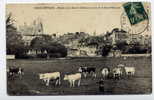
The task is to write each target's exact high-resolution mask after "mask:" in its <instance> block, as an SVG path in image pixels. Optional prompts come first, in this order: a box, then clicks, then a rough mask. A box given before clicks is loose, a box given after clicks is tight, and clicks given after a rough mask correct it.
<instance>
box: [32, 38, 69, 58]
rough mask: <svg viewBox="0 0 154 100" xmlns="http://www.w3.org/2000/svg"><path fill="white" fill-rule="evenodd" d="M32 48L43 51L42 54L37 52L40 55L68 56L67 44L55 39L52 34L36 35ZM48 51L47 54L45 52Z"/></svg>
mask: <svg viewBox="0 0 154 100" xmlns="http://www.w3.org/2000/svg"><path fill="white" fill-rule="evenodd" d="M31 48H32V49H34V50H36V53H37V51H41V54H37V55H38V57H43V58H45V57H46V56H50V57H66V56H67V49H66V48H65V46H63V45H61V44H60V43H57V42H55V41H53V39H52V37H51V36H48V35H43V36H41V37H36V38H34V39H33V40H32V41H31ZM45 51H46V52H47V55H46V54H44V52H45Z"/></svg>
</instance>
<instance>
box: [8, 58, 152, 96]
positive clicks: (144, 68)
mask: <svg viewBox="0 0 154 100" xmlns="http://www.w3.org/2000/svg"><path fill="white" fill-rule="evenodd" d="M120 63H122V64H125V65H126V66H134V67H135V68H136V73H135V76H134V77H132V78H129V79H128V78H125V79H121V80H113V79H108V80H105V82H104V92H103V93H102V92H100V91H99V85H98V84H97V82H98V81H99V80H100V78H101V75H100V69H101V68H103V67H105V66H108V67H110V68H113V67H115V66H116V65H118V64H120ZM12 65H16V66H21V67H22V68H24V72H25V75H24V76H23V77H22V78H21V79H20V78H19V77H15V78H13V79H12V78H8V83H7V84H8V85H7V86H8V87H7V89H8V94H9V95H99V94H105V95H111V94H150V93H151V92H152V64H151V58H147V57H131V58H127V59H126V60H124V59H123V58H72V59H50V60H42V59H37V60H36V59H35V60H8V61H7V67H10V66H12ZM81 65H86V66H89V67H92V66H94V67H96V71H97V78H96V79H93V78H91V77H90V76H89V77H88V78H86V79H85V78H82V80H81V86H80V87H77V86H76V87H73V88H70V87H69V83H68V81H64V80H63V77H64V75H65V74H66V73H70V74H71V73H76V72H77V70H78V68H79V66H81ZM54 71H60V72H61V73H62V79H61V82H62V84H61V85H60V86H54V81H51V82H50V86H49V87H46V86H45V84H44V82H43V81H41V80H39V77H38V74H39V73H46V72H54ZM76 85H77V84H76Z"/></svg>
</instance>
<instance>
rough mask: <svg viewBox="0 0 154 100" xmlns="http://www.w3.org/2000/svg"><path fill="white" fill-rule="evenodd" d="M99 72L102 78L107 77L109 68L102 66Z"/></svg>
mask: <svg viewBox="0 0 154 100" xmlns="http://www.w3.org/2000/svg"><path fill="white" fill-rule="evenodd" d="M101 74H102V76H103V79H105V78H107V77H108V75H109V69H108V68H103V69H102V70H101Z"/></svg>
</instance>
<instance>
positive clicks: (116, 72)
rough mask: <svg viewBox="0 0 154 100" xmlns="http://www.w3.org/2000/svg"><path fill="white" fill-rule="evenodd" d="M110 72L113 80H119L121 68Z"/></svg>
mask: <svg viewBox="0 0 154 100" xmlns="http://www.w3.org/2000/svg"><path fill="white" fill-rule="evenodd" d="M112 72H113V78H114V79H120V78H121V76H122V68H120V67H116V68H113V70H112Z"/></svg>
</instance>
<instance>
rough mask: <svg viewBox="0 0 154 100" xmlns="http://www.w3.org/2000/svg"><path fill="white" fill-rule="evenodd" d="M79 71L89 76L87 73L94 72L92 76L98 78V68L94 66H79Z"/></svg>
mask: <svg viewBox="0 0 154 100" xmlns="http://www.w3.org/2000/svg"><path fill="white" fill-rule="evenodd" d="M78 71H79V72H80V73H83V75H84V77H85V78H86V77H87V74H91V73H92V77H95V78H96V68H94V67H79V69H78Z"/></svg>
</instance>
